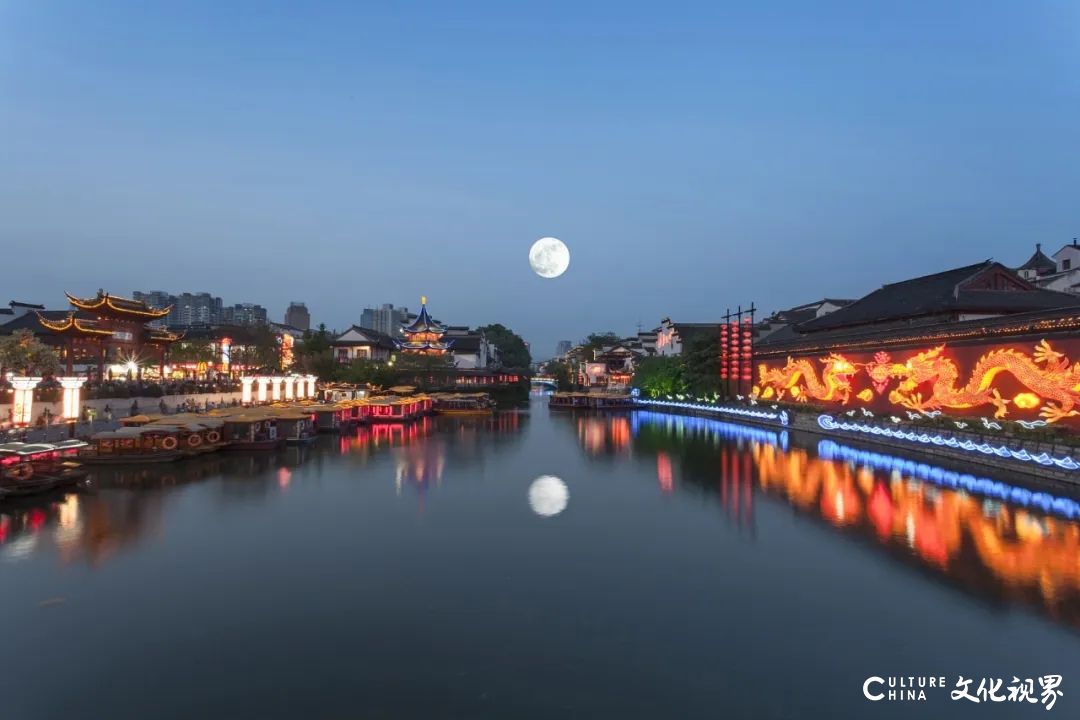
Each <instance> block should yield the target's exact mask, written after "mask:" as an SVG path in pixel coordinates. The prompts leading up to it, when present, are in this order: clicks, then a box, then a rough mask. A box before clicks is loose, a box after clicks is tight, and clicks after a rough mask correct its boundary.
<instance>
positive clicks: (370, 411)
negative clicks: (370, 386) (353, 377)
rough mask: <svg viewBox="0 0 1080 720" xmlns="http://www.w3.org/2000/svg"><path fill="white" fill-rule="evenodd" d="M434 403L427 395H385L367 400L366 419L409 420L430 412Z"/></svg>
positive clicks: (369, 420)
mask: <svg viewBox="0 0 1080 720" xmlns="http://www.w3.org/2000/svg"><path fill="white" fill-rule="evenodd" d="M432 405H433V402H432V399H431V398H430V397H428V396H427V395H413V396H410V397H397V396H393V395H383V396H381V397H375V398H369V399H368V400H367V406H366V409H367V413H366V416H365V419H366V421H367V422H369V423H374V424H379V423H399V422H409V421H412V420H416V419H417V418H420V417H423V416H424V415H427V414H429V413H430V412H431V408H432Z"/></svg>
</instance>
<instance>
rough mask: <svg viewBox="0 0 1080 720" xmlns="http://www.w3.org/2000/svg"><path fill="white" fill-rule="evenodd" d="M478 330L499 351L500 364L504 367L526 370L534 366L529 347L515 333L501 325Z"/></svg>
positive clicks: (486, 326) (496, 324) (497, 324)
mask: <svg viewBox="0 0 1080 720" xmlns="http://www.w3.org/2000/svg"><path fill="white" fill-rule="evenodd" d="M478 329H479V330H480V332H482V333H484V335H485V336H486V337H487V339H488V342H490V343H491V344H493V345H494V346H495V347H497V348H498V349H499V363H500V364H501V365H502V366H503V367H506V368H516V369H521V370H524V369H525V368H528V367H529V365H531V364H532V355H531V354H530V353H529V347H528V346H527V345H526V344H525V341H524V340H522V339H521V337H520V336H519V335H517V334H516V333H514V331H512V330H510V329H509V328H507V327H505V326H503V325H500V324H499V323H495V324H493V325H485V326H483V327H481V328H478Z"/></svg>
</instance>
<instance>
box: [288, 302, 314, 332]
mask: <svg viewBox="0 0 1080 720" xmlns="http://www.w3.org/2000/svg"><path fill="white" fill-rule="evenodd" d="M285 324H286V325H292V326H293V327H294V328H297V329H298V330H310V329H311V313H309V312H308V309H307V305H305V304H304V303H302V302H295V301H293V302H291V303H289V309H288V310H286V311H285Z"/></svg>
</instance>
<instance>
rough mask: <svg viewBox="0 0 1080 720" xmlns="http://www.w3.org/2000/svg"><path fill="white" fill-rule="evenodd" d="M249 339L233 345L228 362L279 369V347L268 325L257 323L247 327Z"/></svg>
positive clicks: (258, 367)
mask: <svg viewBox="0 0 1080 720" xmlns="http://www.w3.org/2000/svg"><path fill="white" fill-rule="evenodd" d="M249 332H250V333H251V339H250V340H248V341H247V342H245V343H244V344H243V345H239V346H237V345H234V346H233V348H232V350H231V352H230V358H229V362H230V364H232V365H245V366H247V367H252V368H257V369H267V370H273V371H278V370H281V347H280V346H279V345H278V338H277V335H276V334H275V333H274V331H273V330H271V329H270V328H269V327H266V326H264V325H257V326H254V327H251V328H249Z"/></svg>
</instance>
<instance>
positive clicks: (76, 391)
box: [58, 377, 86, 420]
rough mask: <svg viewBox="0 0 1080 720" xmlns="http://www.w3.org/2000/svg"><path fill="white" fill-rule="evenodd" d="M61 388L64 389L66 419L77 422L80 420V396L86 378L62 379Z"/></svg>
mask: <svg viewBox="0 0 1080 720" xmlns="http://www.w3.org/2000/svg"><path fill="white" fill-rule="evenodd" d="M58 379H59V380H60V387H62V388H64V410H63V412H64V415H63V417H64V419H65V420H77V419H78V418H79V395H80V391H81V389H82V386H83V385H84V384H85V383H86V378H80V377H62V378H58Z"/></svg>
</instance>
